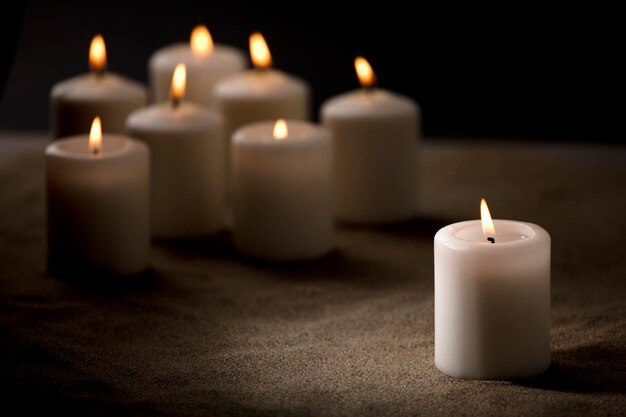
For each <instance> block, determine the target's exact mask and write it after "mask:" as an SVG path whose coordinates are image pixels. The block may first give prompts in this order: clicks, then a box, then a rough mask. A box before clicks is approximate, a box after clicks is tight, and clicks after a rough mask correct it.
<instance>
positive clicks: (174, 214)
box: [128, 64, 226, 238]
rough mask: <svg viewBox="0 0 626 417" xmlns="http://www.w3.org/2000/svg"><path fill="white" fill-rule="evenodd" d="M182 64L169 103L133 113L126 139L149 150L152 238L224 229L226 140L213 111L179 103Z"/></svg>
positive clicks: (182, 71) (189, 235) (203, 233)
mask: <svg viewBox="0 0 626 417" xmlns="http://www.w3.org/2000/svg"><path fill="white" fill-rule="evenodd" d="M184 92H185V65H184V64H179V66H178V67H177V68H176V71H175V72H174V76H173V78H172V101H171V102H165V103H160V104H155V105H153V106H150V107H147V108H144V109H140V110H137V111H136V112H134V113H133V114H131V115H130V117H129V118H128V133H129V135H131V136H133V137H136V138H138V139H141V140H143V141H144V142H146V143H147V144H148V145H149V147H150V151H151V158H152V163H151V179H152V181H151V184H152V234H153V236H156V237H163V238H187V237H195V236H203V235H209V234H213V233H216V232H218V231H219V230H220V229H222V227H223V224H224V219H225V216H226V214H225V204H224V197H225V196H224V144H225V143H224V137H223V129H222V122H221V118H220V117H219V115H218V114H216V113H215V112H213V111H211V110H209V109H207V108H204V107H200V106H197V105H194V104H192V103H186V102H182V101H181V100H182V97H183V94H184Z"/></svg>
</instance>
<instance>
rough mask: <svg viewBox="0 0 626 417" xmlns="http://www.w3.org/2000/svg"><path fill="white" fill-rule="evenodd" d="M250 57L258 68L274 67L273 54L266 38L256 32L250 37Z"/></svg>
mask: <svg viewBox="0 0 626 417" xmlns="http://www.w3.org/2000/svg"><path fill="white" fill-rule="evenodd" d="M250 56H251V57H252V63H253V64H254V66H255V67H256V68H259V69H265V68H269V67H270V65H272V54H270V49H269V48H268V47H267V43H266V42H265V38H264V37H263V35H261V34H260V33H258V32H256V33H253V34H252V35H250Z"/></svg>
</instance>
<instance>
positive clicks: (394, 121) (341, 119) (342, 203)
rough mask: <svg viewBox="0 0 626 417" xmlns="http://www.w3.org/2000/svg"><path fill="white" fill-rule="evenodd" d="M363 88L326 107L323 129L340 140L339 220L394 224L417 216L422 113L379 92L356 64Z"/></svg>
mask: <svg viewBox="0 0 626 417" xmlns="http://www.w3.org/2000/svg"><path fill="white" fill-rule="evenodd" d="M355 67H356V69H357V74H358V76H359V80H360V81H361V84H362V85H363V88H361V89H359V90H356V91H352V92H349V93H345V94H342V95H339V96H337V97H334V98H331V99H329V100H328V101H326V102H325V103H324V104H323V106H322V109H321V120H322V123H323V124H324V125H325V126H326V127H328V128H329V129H330V130H331V132H332V133H333V137H334V140H335V173H336V184H337V186H336V192H337V194H336V215H337V218H338V220H340V221H344V222H349V223H389V222H397V221H402V220H407V219H410V218H411V217H413V216H414V215H415V214H416V206H417V162H418V147H419V139H420V136H421V133H420V130H421V128H420V110H419V107H418V105H417V103H416V102H415V101H413V100H411V99H410V98H408V97H404V96H400V95H397V94H394V93H392V92H390V91H386V90H382V89H378V88H376V89H375V88H374V83H375V75H374V72H373V71H372V68H371V67H370V65H369V64H368V63H367V61H365V60H364V59H363V58H357V59H356V60H355Z"/></svg>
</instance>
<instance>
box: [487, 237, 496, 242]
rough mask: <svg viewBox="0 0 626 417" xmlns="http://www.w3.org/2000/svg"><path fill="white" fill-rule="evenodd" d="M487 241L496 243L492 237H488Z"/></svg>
mask: <svg viewBox="0 0 626 417" xmlns="http://www.w3.org/2000/svg"><path fill="white" fill-rule="evenodd" d="M487 240H488V241H490V242H491V243H496V240H495V239H494V238H492V237H488V238H487Z"/></svg>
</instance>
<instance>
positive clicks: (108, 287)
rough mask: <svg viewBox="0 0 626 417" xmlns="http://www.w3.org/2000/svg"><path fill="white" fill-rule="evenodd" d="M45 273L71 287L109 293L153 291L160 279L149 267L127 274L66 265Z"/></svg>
mask: <svg viewBox="0 0 626 417" xmlns="http://www.w3.org/2000/svg"><path fill="white" fill-rule="evenodd" d="M46 274H47V275H49V276H51V277H53V278H55V279H57V280H59V281H63V282H65V283H66V284H69V285H71V286H73V287H78V288H81V289H84V290H89V291H94V292H98V293H99V294H109V295H116V294H126V293H133V292H147V291H154V290H155V289H157V288H159V287H160V281H161V280H160V274H159V273H158V272H157V271H155V270H154V269H153V268H151V267H149V268H148V269H146V270H145V271H143V272H141V273H139V274H135V275H129V276H121V275H117V274H112V273H109V272H105V271H97V270H87V269H79V268H67V267H66V268H63V267H56V268H54V269H49V270H48V271H46Z"/></svg>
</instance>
